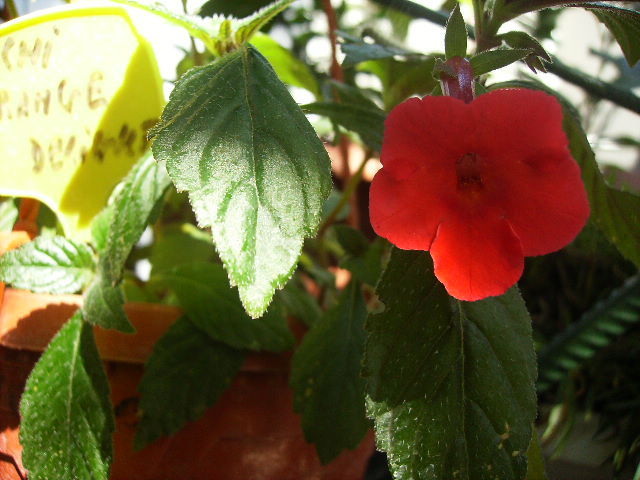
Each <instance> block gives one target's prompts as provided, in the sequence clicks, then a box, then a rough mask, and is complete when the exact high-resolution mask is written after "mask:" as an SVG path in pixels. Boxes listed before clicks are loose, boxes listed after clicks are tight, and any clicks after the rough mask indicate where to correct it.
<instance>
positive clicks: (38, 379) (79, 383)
mask: <svg viewBox="0 0 640 480" xmlns="http://www.w3.org/2000/svg"><path fill="white" fill-rule="evenodd" d="M20 415H21V418H22V420H21V424H20V443H21V444H22V446H23V447H24V451H23V453H22V459H23V462H24V465H25V467H26V468H27V469H28V470H29V480H52V479H55V480H77V479H80V478H82V479H89V478H90V479H94V480H107V479H108V478H109V468H110V465H111V459H112V456H113V449H112V444H111V435H112V434H113V431H114V418H113V412H112V410H111V403H110V400H109V384H108V383H107V376H106V375H105V372H104V370H103V367H102V362H101V360H100V356H99V354H98V349H97V348H96V345H95V340H94V337H93V329H92V328H91V326H90V325H88V324H87V323H85V322H83V321H82V315H81V314H80V313H76V314H75V315H74V316H73V317H72V318H71V320H69V321H68V322H67V323H66V324H65V325H64V326H63V327H62V329H61V330H60V331H59V332H58V334H57V335H56V336H55V337H54V338H53V340H52V341H51V343H50V344H49V347H48V348H47V350H46V351H45V352H44V354H43V355H42V357H41V358H40V361H39V362H38V363H37V364H36V366H35V368H34V369H33V371H32V372H31V375H30V376H29V379H28V380H27V385H26V388H25V392H24V394H23V396H22V400H21V402H20Z"/></svg>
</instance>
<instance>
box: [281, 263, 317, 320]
mask: <svg viewBox="0 0 640 480" xmlns="http://www.w3.org/2000/svg"><path fill="white" fill-rule="evenodd" d="M297 280H298V279H297V277H295V276H294V277H293V278H292V279H291V280H289V282H288V283H287V284H286V285H285V286H284V288H283V289H282V290H280V291H278V293H277V294H276V298H277V300H278V301H280V304H281V305H282V306H283V307H284V309H285V311H286V313H287V316H292V317H294V318H296V319H298V320H300V321H302V322H303V323H304V324H305V325H306V326H307V327H311V326H312V325H314V324H315V323H317V322H318V321H319V320H320V317H321V316H322V310H321V309H320V306H319V305H318V300H316V299H315V298H314V297H312V296H311V294H310V293H309V292H307V290H306V289H305V288H304V285H303V284H302V282H300V281H297Z"/></svg>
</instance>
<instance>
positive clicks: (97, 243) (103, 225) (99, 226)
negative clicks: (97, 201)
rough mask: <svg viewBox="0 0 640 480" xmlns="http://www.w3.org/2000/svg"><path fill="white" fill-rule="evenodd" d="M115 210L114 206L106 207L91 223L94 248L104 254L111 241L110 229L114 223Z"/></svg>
mask: <svg viewBox="0 0 640 480" xmlns="http://www.w3.org/2000/svg"><path fill="white" fill-rule="evenodd" d="M113 217H114V210H113V204H111V205H108V206H106V207H105V208H103V209H102V211H101V212H100V213H99V214H98V215H96V216H95V217H94V218H93V221H92V222H91V240H92V241H93V246H94V247H95V248H96V250H97V251H98V252H102V251H103V250H104V249H105V248H107V243H108V241H109V228H110V226H111V222H112V221H113Z"/></svg>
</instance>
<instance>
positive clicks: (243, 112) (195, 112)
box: [153, 46, 331, 316]
mask: <svg viewBox="0 0 640 480" xmlns="http://www.w3.org/2000/svg"><path fill="white" fill-rule="evenodd" d="M281 120H282V121H281ZM155 137H156V138H155V141H154V143H153V151H154V154H155V156H156V158H157V159H158V160H160V161H162V162H164V163H165V164H166V167H167V171H168V172H169V175H170V176H171V179H172V180H173V182H174V184H175V185H176V187H177V188H178V190H186V191H188V192H189V198H190V200H191V204H192V207H193V209H194V211H195V213H196V217H197V219H198V223H199V224H200V225H201V226H202V227H209V226H210V227H211V231H212V235H213V240H214V242H215V244H216V247H217V249H218V252H219V254H220V257H221V258H222V261H223V262H224V264H225V267H226V269H227V272H228V273H229V278H230V280H231V282H232V284H233V285H237V286H238V290H239V292H240V298H241V299H242V303H243V305H244V307H245V309H246V310H247V312H248V313H249V314H250V315H252V316H259V315H261V314H262V313H263V312H264V311H265V310H266V309H267V307H268V305H269V302H270V301H271V298H272V297H273V294H274V292H275V290H276V289H277V288H280V287H282V286H283V285H284V283H285V282H286V281H287V279H288V278H289V277H290V276H291V274H292V273H293V270H294V269H295V266H296V263H297V259H298V255H299V254H300V251H301V248H302V242H303V240H304V238H305V237H308V236H312V235H314V234H315V231H316V229H317V227H318V223H319V221H320V214H321V211H322V204H323V202H324V200H325V198H326V197H327V196H328V195H329V191H330V188H331V177H330V172H329V158H328V155H327V153H326V151H325V149H324V146H323V145H322V142H320V140H319V139H318V137H317V136H316V134H315V132H314V130H313V128H312V127H311V125H310V124H309V122H308V121H307V119H306V118H305V116H304V114H303V113H302V111H301V110H300V108H299V107H298V105H296V103H295V102H294V101H293V99H292V98H291V96H290V95H289V92H288V91H287V89H286V87H285V86H284V85H283V84H282V82H281V81H280V80H279V79H278V77H277V76H276V74H275V72H274V71H273V69H272V68H271V66H270V65H269V63H268V62H267V61H266V60H265V59H264V57H262V55H260V54H259V53H258V52H257V51H256V50H255V49H254V48H253V47H251V46H249V47H245V48H241V49H239V50H237V51H235V52H233V53H231V54H229V55H227V56H225V57H223V58H221V59H219V60H218V61H216V62H215V63H213V64H211V65H207V66H205V67H201V68H195V69H193V70H190V71H189V72H187V73H186V74H185V75H184V76H183V77H182V78H181V79H180V81H178V83H177V84H176V88H175V89H174V90H173V93H172V94H171V98H170V100H169V104H168V105H167V107H166V108H165V110H164V112H163V115H162V121H161V123H160V125H159V127H158V128H156V129H155Z"/></svg>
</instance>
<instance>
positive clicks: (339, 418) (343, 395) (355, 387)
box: [290, 282, 369, 463]
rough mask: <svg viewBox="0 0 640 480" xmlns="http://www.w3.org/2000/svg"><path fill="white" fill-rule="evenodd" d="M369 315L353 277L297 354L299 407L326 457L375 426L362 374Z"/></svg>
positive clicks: (294, 380)
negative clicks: (367, 412) (369, 417)
mask: <svg viewBox="0 0 640 480" xmlns="http://www.w3.org/2000/svg"><path fill="white" fill-rule="evenodd" d="M366 315H367V309H366V306H365V303H364V298H363V296H362V293H361V292H360V287H359V286H358V284H357V282H352V283H351V284H350V285H349V287H347V288H346V289H345V291H344V292H343V293H342V295H341V297H340V299H339V301H338V305H336V306H335V307H334V308H332V309H331V310H329V311H328V312H327V313H326V314H325V315H324V316H323V317H322V319H321V320H320V321H319V322H318V323H316V324H315V325H314V326H313V327H312V328H311V330H310V331H309V332H308V333H307V335H306V336H305V337H304V339H303V341H302V344H301V345H300V347H299V348H298V350H297V351H296V353H295V354H294V356H293V363H292V367H291V381H290V383H291V388H293V391H294V410H295V411H296V412H298V413H300V414H301V415H302V428H303V430H304V433H305V437H306V439H307V440H308V441H309V442H313V443H314V444H315V446H316V449H317V451H318V456H319V457H320V460H321V461H322V463H327V462H329V461H331V460H332V459H333V458H335V457H336V456H337V455H338V454H339V453H340V452H341V451H342V450H344V449H345V448H351V449H353V448H355V447H356V446H357V445H358V444H359V443H360V441H361V440H362V438H363V437H364V435H365V433H366V432H367V430H368V429H369V421H368V420H367V418H366V415H365V402H364V381H363V379H362V378H361V377H360V362H361V361H362V351H363V349H364V338H365V334H364V328H363V324H364V319H365V317H366Z"/></svg>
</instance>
